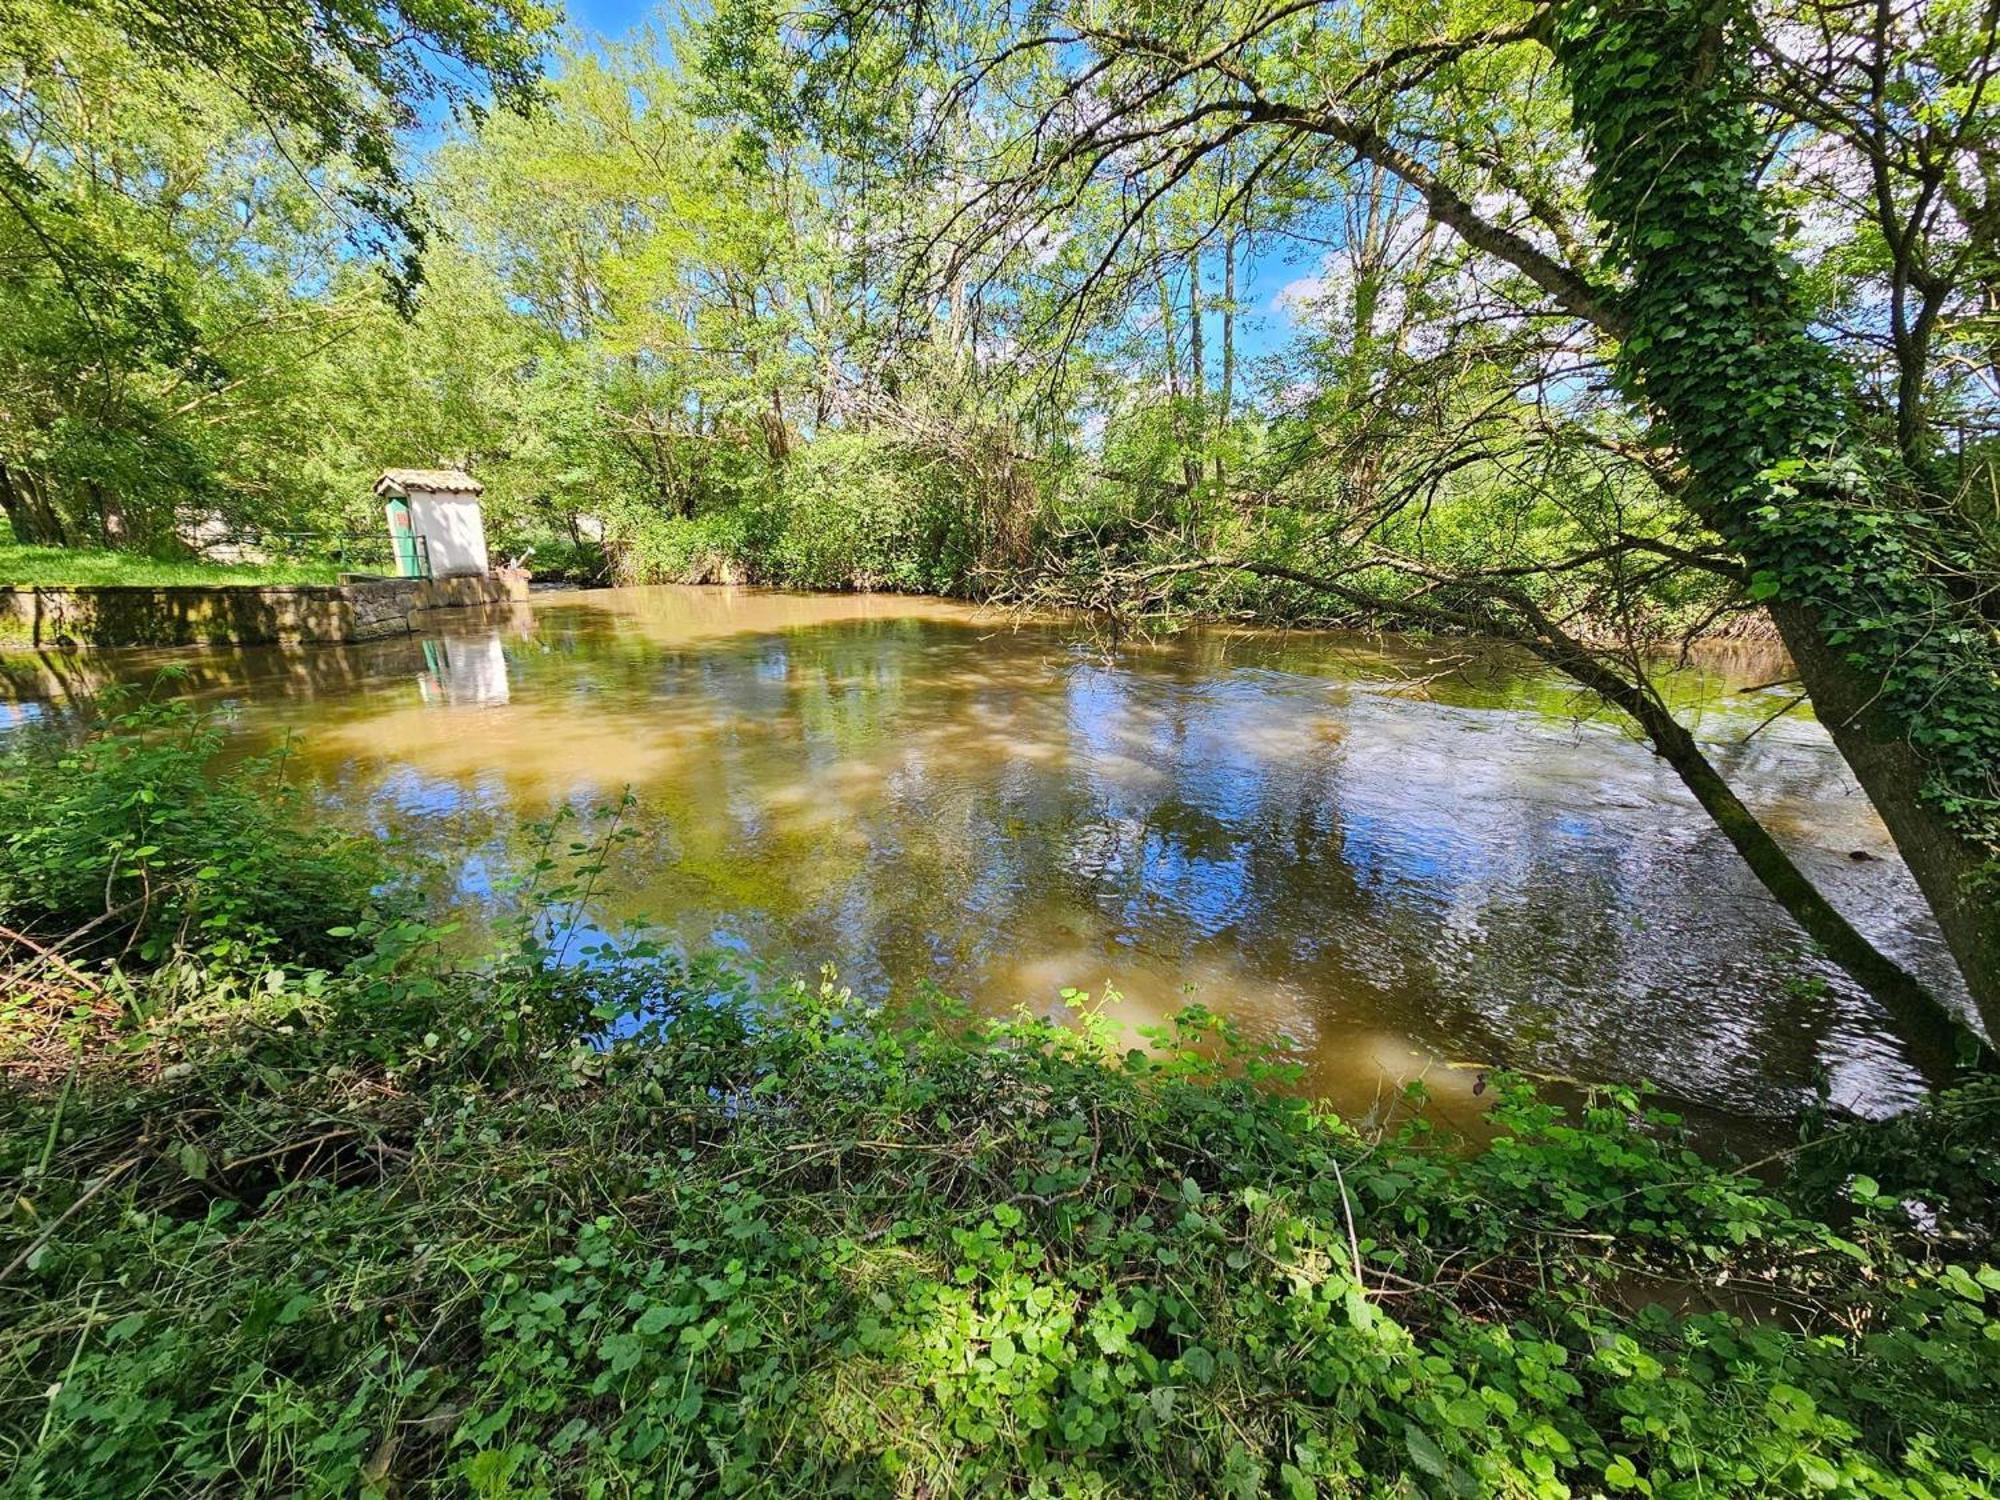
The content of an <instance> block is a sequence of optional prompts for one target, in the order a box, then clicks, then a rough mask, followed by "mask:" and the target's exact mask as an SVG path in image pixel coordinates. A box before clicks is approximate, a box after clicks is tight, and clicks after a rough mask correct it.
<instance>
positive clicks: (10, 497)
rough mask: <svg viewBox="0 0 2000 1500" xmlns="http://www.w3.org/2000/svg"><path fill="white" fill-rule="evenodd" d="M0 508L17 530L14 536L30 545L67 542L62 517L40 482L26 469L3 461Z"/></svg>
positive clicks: (16, 539) (51, 544) (18, 540)
mask: <svg viewBox="0 0 2000 1500" xmlns="http://www.w3.org/2000/svg"><path fill="white" fill-rule="evenodd" d="M0 511H5V512H6V514H7V524H8V525H9V526H11V527H12V528H13V530H14V540H15V541H17V542H20V543H22V544H23V545H26V546H30V547H62V546H67V545H68V543H69V538H68V536H67V535H65V533H64V531H63V524H62V517H60V516H58V515H57V514H56V513H55V508H54V507H53V506H51V505H50V504H49V502H48V497H47V496H46V495H45V494H44V493H43V490H42V487H41V485H40V483H38V482H37V480H36V478H35V476H34V475H33V474H30V473H29V472H28V471H27V470H25V469H17V468H10V467H9V466H8V465H6V464H3V463H0Z"/></svg>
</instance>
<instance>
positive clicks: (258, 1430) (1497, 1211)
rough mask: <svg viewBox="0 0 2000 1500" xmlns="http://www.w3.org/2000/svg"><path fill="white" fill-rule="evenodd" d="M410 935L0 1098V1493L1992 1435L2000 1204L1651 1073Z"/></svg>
mask: <svg viewBox="0 0 2000 1500" xmlns="http://www.w3.org/2000/svg"><path fill="white" fill-rule="evenodd" d="M422 952H423V945H422V943H421V941H420V940H418V941H417V942H415V943H414V945H413V944H412V943H411V942H410V941H409V940H408V935H407V934H405V935H404V937H403V939H401V940H399V941H398V942H391V943H386V944H385V945H384V947H383V948H382V949H381V950H380V951H379V952H378V956H377V957H375V958H373V959H370V960H369V961H367V962H365V963H363V964H362V965H360V966H358V967H357V968H356V969H355V970H354V971H353V972H352V973H351V974H350V975H349V976H348V977H347V978H345V979H341V980H338V981H335V982H332V983H330V984H329V985H328V986H327V987H326V988H325V989H324V990H323V991H322V992H321V994H320V995H319V996H318V997H317V998H315V999H312V1000H310V1001H307V1000H301V1001H300V1002H299V1009H298V1010H297V1011H296V1012H295V1014H294V1016H293V1018H292V1024H291V1025H289V1026H287V1027H285V1028H282V1029H279V1030H271V1029H262V1030H260V1031H258V1032H256V1033H254V1034H248V1035H244V1036H241V1037H236V1038H231V1037H227V1036H223V1035H218V1036H214V1037H211V1038H210V1039H209V1040H208V1041H206V1042H204V1043H203V1044H202V1045H201V1047H200V1048H199V1049H197V1050H195V1051H193V1052H190V1053H188V1054H187V1055H186V1056H185V1058H184V1061H183V1065H182V1066H180V1067H178V1068H175V1069H172V1070H170V1071H169V1073H168V1074H166V1075H164V1076H162V1077H160V1078H159V1079H158V1080H157V1081H155V1082H153V1083H145V1082H143V1081H142V1080H141V1079H140V1078H139V1077H138V1076H136V1075H135V1074H134V1073H132V1072H131V1071H129V1070H127V1069H124V1068H122V1067H118V1066H112V1067H108V1068H104V1069H102V1070H100V1069H98V1068H89V1069H86V1071H85V1072H83V1073H82V1074H80V1075H79V1076H78V1078H77V1079H76V1081H75V1082H74V1084H73V1086H71V1087H70V1088H67V1089H66V1090H65V1091H64V1092H63V1093H62V1095H61V1096H60V1097H58V1098H46V1097H44V1098H39V1099H37V1098H32V1097H21V1096H17V1097H15V1098H13V1099H12V1100H11V1101H10V1102H9V1103H8V1105H7V1106H6V1107H7V1108H8V1110H9V1111H10V1113H11V1116H12V1118H11V1119H9V1120H8V1122H7V1123H8V1128H7V1129H6V1130H5V1132H4V1133H3V1134H0V1139H4V1141H5V1142H6V1144H5V1146H4V1147H0V1151H4V1157H0V1171H4V1172H5V1173H7V1174H8V1175H9V1176H12V1177H14V1178H16V1180H17V1181H18V1183H19V1187H20V1192H21V1197H20V1199H19V1201H18V1206H17V1210H16V1217H15V1218H14V1220H13V1221H12V1223H11V1224H10V1225H9V1227H8V1230H7V1232H6V1239H5V1241H4V1242H0V1243H10V1244H11V1250H12V1253H11V1254H10V1255H9V1259H10V1260H13V1261H14V1262H15V1263H14V1265H13V1266H12V1267H11V1268H10V1271H9V1273H8V1275H7V1277H6V1283H7V1284H6V1285H5V1286H4V1289H0V1297H4V1298H5V1299H6V1300H7V1302H8V1303H9V1304H10V1306H9V1313H8V1317H7V1319H6V1324H7V1327H8V1329H9V1332H8V1333H7V1334H5V1335H4V1336H3V1337H4V1339H5V1343H6V1349H7V1358H6V1361H5V1364H4V1370H5V1374H4V1376H0V1382H4V1385H5V1394H6V1396H7V1400H6V1401H5V1404H4V1406H0V1411H4V1412H5V1413H6V1415H5V1416H4V1418H0V1445H4V1447H0V1451H4V1453H5V1455H6V1462H5V1464H4V1465H0V1467H4V1469H5V1470H6V1472H7V1473H8V1475H9V1476H10V1477H9V1478H8V1480H7V1481H6V1486H7V1488H6V1493H8V1494H13V1495H22V1496H30V1495H35V1496H41V1495H49V1496H54V1495H65V1494H79V1495H81V1494H93V1495H94V1494H104V1493H130V1492H136V1491H138V1490H142V1489H144V1488H146V1487H147V1486H148V1485H149V1484H150V1483H151V1482H152V1480H153V1478H154V1477H155V1476H157V1475H159V1474H161V1473H165V1472H171V1473H173V1474H175V1475H176V1476H177V1483H178V1485H179V1486H180V1488H181V1489H182V1490H183V1491H184V1492H186V1493H190V1494H209V1493H215V1494H220V1493H234V1492H239V1491H242V1490H246V1489H247V1490H250V1491H254V1492H266V1493H268V1492H283V1493H293V1494H299V1495H313V1494H332V1493H354V1492H355V1491H356V1489H357V1487H359V1488H360V1489H362V1490H364V1491H368V1492H374V1493H385V1494H386V1493H390V1492H395V1493H400V1494H424V1493H433V1492H435V1493H465V1492H468V1491H469V1492H471V1493H475V1494H494V1495H498V1494H508V1495H534V1494H588V1493H603V1492H613V1491H615V1492H630V1491H634V1490H637V1491H641V1492H658V1493H706V1492H711V1491H718V1490H719V1491H725V1492H727V1491H745V1490H749V1491H754V1492H756V1493H765V1494H769V1493H799V1494H807V1493H811V1494H824V1493H883V1494H888V1493H909V1492H911V1491H912V1490H918V1491H930V1492H952V1493H961V1492H970V1493H986V1492H991V1493H1003V1492H1007V1493H1011V1492H1015V1491H1017V1490H1021V1489H1027V1490H1029V1491H1031V1492H1047V1493H1065V1494H1100V1493H1103V1494H1108V1493H1135V1492H1151V1493H1193V1492H1201V1493H1241V1494H1255V1493H1283V1494H1298V1495H1305V1494H1314V1493H1332V1494H1348V1493H1372V1494H1384V1495H1387V1494H1401V1495H1417V1494H1437V1495H1444V1494H1459V1493H1464V1494H1473V1493H1478V1494H1520V1495H1549V1496H1554V1495H1564V1494H1574V1493H1603V1492H1610V1493H1615V1492H1621V1491H1623V1492H1630V1493H1651V1494H1656V1495H1694V1494H1709V1493H1715V1492H1717V1491H1718V1490H1726V1491H1727V1492H1728V1493H1731V1494H1741V1495H1755V1494H1829V1495H1841V1494H1851V1495H1857V1496H1859V1495H1927V1496H1941V1495H1982V1494H1990V1493H1992V1492H1993V1490H1994V1487H1995V1486H1996V1485H2000V1453H1996V1452H1995V1450H1994V1449H1993V1447H1992V1441H1991V1440H1992V1433H1993V1431H1994V1423H1995V1420H1996V1418H2000V1335H1996V1328H2000V1318H1996V1314H1995V1306H1996V1302H1995V1299H1996V1298H2000V1273H1996V1272H1995V1271H1994V1270H1993V1269H1992V1268H1991V1267H1990V1266H1989V1265H1986V1264H1985V1263H1984V1261H1983V1256H1984V1254H1985V1253H1986V1252H1985V1251H1984V1250H1983V1249H1981V1248H1979V1247H1976V1246H1972V1245H1967V1244H1963V1243H1959V1244H1956V1245H1953V1244H1946V1243H1926V1242H1923V1241H1920V1240H1918V1239H1916V1238H1914V1237H1913V1236H1912V1235H1911V1234H1910V1232H1909V1228H1908V1221H1907V1219H1906V1217H1905V1216H1904V1214H1903V1212H1902V1211H1901V1209H1900V1208H1899V1207H1898V1206H1897V1205H1896V1203H1895V1202H1894V1200H1892V1199H1890V1198H1887V1197H1885V1196H1883V1195H1882V1194H1881V1193H1880V1192H1878V1191H1877V1190H1875V1189H1874V1187H1873V1185H1871V1184H1866V1183H1862V1182H1859V1181H1857V1182H1855V1183H1854V1184H1852V1185H1851V1186H1850V1187H1849V1188H1848V1190H1847V1194H1846V1197H1847V1202H1846V1203H1845V1204H1844V1205H1843V1207H1844V1208H1845V1209H1846V1210H1847V1211H1848V1212H1850V1213H1851V1214H1852V1216H1853V1218H1852V1222H1851V1223H1849V1224H1848V1225H1847V1226H1846V1227H1845V1228H1844V1229H1843V1230H1841V1231H1839V1232H1836V1231H1834V1230H1832V1229H1830V1228H1828V1227H1827V1226H1826V1225H1825V1224H1823V1223H1820V1222H1817V1221H1815V1220H1813V1219H1810V1218H1806V1217H1802V1216H1800V1215H1799V1214H1797V1213H1795V1212H1794V1211H1793V1210H1791V1209H1789V1208H1787V1207H1786V1206H1785V1204H1784V1202H1783V1201H1782V1200H1781V1199H1779V1198H1777V1197H1774V1196H1772V1195H1771V1194H1770V1193H1768V1192H1767V1191H1765V1190H1763V1189H1761V1188H1760V1187H1758V1186H1757V1184H1756V1183H1755V1182H1754V1180H1752V1179H1750V1178H1747V1177H1744V1176H1741V1175H1737V1174H1734V1173H1731V1172H1728V1171H1725V1170H1721V1169H1718V1168H1714V1167H1711V1166H1708V1165H1705V1164H1704V1163H1703V1162H1702V1161H1701V1160H1700V1159H1699V1158H1698V1157H1696V1156H1695V1155H1693V1154H1692V1153H1691V1152H1689V1151H1688V1150H1686V1149H1685V1147H1684V1146H1682V1145H1680V1144H1678V1142H1677V1139H1676V1127H1675V1122H1674V1121H1673V1120H1672V1119H1671V1118H1670V1117H1666V1116H1662V1115H1660V1114H1658V1113H1656V1112H1653V1111H1650V1110H1648V1109H1647V1108H1646V1107H1645V1104H1644V1102H1643V1099H1642V1098H1641V1097H1639V1096H1636V1095H1634V1094H1632V1093H1629V1092H1625V1091H1619V1090H1613V1091H1610V1092H1608V1093H1605V1094H1602V1095H1600V1096H1597V1097H1595V1098H1593V1099H1592V1100H1590V1101H1588V1102H1587V1103H1586V1104H1585V1105H1584V1106H1583V1107H1582V1108H1581V1109H1580V1110H1578V1111H1577V1112H1574V1113H1571V1112H1567V1111H1565V1110H1563V1109H1559V1108H1557V1107H1555V1106H1553V1105H1551V1104H1548V1103H1545V1102H1542V1101H1539V1100H1538V1099H1536V1098H1535V1096H1534V1095H1533V1094H1532V1093H1531V1092H1530V1091H1529V1090H1528V1089H1527V1088H1525V1087H1522V1086H1518V1085H1515V1084H1512V1083H1504V1082H1503V1083H1502V1085H1501V1086H1500V1096H1501V1097H1500V1102H1499V1104H1498V1105H1497V1106H1496V1109H1495V1112H1494V1116H1493V1119H1494V1124H1495V1126H1496V1127H1497V1129H1498V1132H1499V1133H1498V1134H1497V1136H1496V1138H1495V1139H1494V1140H1493V1141H1492V1142H1491V1143H1490V1144H1488V1145H1486V1146H1484V1147H1482V1148H1479V1149H1475V1150H1470V1151H1467V1152H1463V1153H1457V1152H1454V1151H1452V1150H1450V1149H1446V1148H1445V1147H1444V1145H1443V1143H1440V1142H1437V1141H1434V1140H1433V1139H1431V1136H1430V1132H1429V1131H1428V1130H1427V1129H1426V1128H1425V1126H1424V1124H1423V1122H1422V1120H1421V1116H1420V1113H1419V1114H1417V1115H1415V1116H1413V1117H1412V1118H1411V1120H1410V1121H1409V1123H1407V1124H1406V1125H1404V1126H1403V1127H1401V1128H1400V1129H1398V1130H1397V1131H1396V1132H1395V1133H1394V1134H1392V1135H1390V1136H1389V1137H1388V1138H1386V1139H1380V1140H1371V1139H1367V1138H1364V1137H1363V1136H1361V1135H1360V1134H1358V1133H1356V1131H1355V1130H1354V1129H1353V1128H1352V1127H1350V1126H1348V1125H1346V1124H1344V1123H1342V1122H1341V1121H1339V1120H1337V1119H1335V1118H1333V1117H1332V1116H1330V1115H1328V1114H1327V1113H1326V1112H1325V1111H1324V1110H1323V1109H1322V1108H1320V1107H1318V1106H1315V1105H1313V1104H1311V1103H1309V1102H1307V1101H1305V1100H1302V1099H1300V1098H1298V1097H1296V1096H1294V1095H1291V1094H1289V1093H1286V1092H1284V1091H1283V1089H1282V1087H1274V1086H1273V1085H1282V1084H1283V1083H1284V1081H1285V1080H1286V1078H1287V1077H1288V1076H1289V1070H1288V1068H1287V1067H1286V1066H1285V1064H1284V1061H1283V1059H1282V1058H1276V1057H1271V1056H1259V1055H1253V1054H1250V1053H1246V1052H1244V1051H1242V1050H1241V1049H1240V1048H1239V1047H1238V1046H1237V1045H1236V1044H1235V1042H1234V1039H1233V1038H1232V1037H1231V1036H1230V1034H1229V1033H1228V1031H1227V1028H1226V1027H1224V1026H1222V1025H1221V1024H1220V1023H1218V1022H1216V1021H1215V1020H1214V1019H1213V1018H1212V1017H1209V1016H1206V1015H1203V1014H1200V1013H1198V1012H1197V1013H1190V1014H1187V1015H1184V1016H1182V1017H1180V1018H1178V1019H1177V1020H1176V1021H1175V1022H1174V1023H1173V1025H1172V1026H1171V1027H1170V1028H1168V1029H1167V1030H1166V1031H1164V1032H1162V1033H1161V1034H1159V1035H1157V1036H1155V1037H1154V1038H1153V1048H1152V1050H1150V1051H1131V1052H1126V1053H1123V1054H1122V1055H1121V1054H1120V1053H1119V1052H1118V1051H1117V1049H1116V1047H1115V1046H1114V1045H1113V1043H1112V1039H1111V1038H1112V1033H1111V1032H1110V1031H1109V1030H1108V1029H1107V1028H1106V1026H1105V1025H1104V1023H1102V1022H1101V1021H1098V1020H1096V1019H1095V1018H1094V1017H1093V1015H1092V1013H1091V1012H1090V1011H1089V1010H1088V1009H1087V1008H1086V1009H1084V1010H1083V1011H1082V1012H1081V1013H1080V1020H1079V1024H1078V1025H1076V1026H1065V1025H1060V1024H1051V1023H1048V1022H1043V1021H1037V1020H1028V1019H1021V1020H1017V1021H1014V1022H1010V1023H1005V1024H991V1023H989V1024H977V1025H975V1024H970V1023H968V1022H966V1021H965V1020H964V1018H962V1017H954V1016H953V1015H951V1014H950V1013H949V1012H940V1011H938V1010H936V1009H935V1007H920V1008H919V1010H918V1011H917V1012H914V1013H905V1014H904V1015H903V1016H902V1017H901V1018H900V1019H896V1018H891V1017H889V1016H885V1015H884V1014H882V1013H879V1012H877V1011H875V1010H872V1009H869V1008H867V1007H864V1006H863V1005H861V1004H860V1003H859V1002H857V1001H855V1000H854V999H852V998H851V997H850V996H849V995H847V994H846V993H845V992H844V991H841V990H838V989H836V988H834V987H833V986H832V985H831V984H830V983H828V984H825V985H821V986H818V987H811V986H805V985H798V986H794V987H792V988H789V989H785V990H781V991H778V992H776V993H766V994H761V995H755V996H753V995H750V994H748V993H746V992H745V991H744V990H743V989H742V987H741V986H740V985H738V984H737V983H736V982H734V981H732V980H731V979H729V978H728V977H727V976H726V975H723V974H721V973H718V972H715V971H713V970H710V969H708V968H705V967H702V966H696V967H694V968H692V969H688V968H684V967H682V966H680V965H678V964H676V963H673V962H670V961H667V960H664V959H662V958H659V957H658V956H656V955H653V954H651V953H650V952H649V951H648V950H647V949H646V948H645V947H644V945H643V944H641V945H637V946H634V947H630V948H627V949H624V950H622V951H619V952H616V953H612V952H600V953H597V954H595V955H593V956H594V958H595V959H596V960H597V964H596V966H595V967H594V968H593V969H592V970H591V971H590V972H589V973H588V974H579V973H578V972H577V971H567V972H565V973H555V972H552V971H549V970H546V969H542V968H539V967H537V966H535V965H533V964H532V963H529V964H525V965H524V963H523V962H521V961H517V960H508V961H504V962H502V963H500V964H498V965H497V967H495V968H494V969H493V970H492V971H490V972H488V973H485V974H472V973H464V972H446V971H441V970H440V969H439V968H438V966H437V963H436V960H435V959H434V958H430V959H427V958H423V957H420V956H418V957H413V956H412V954H413V953H414V954H419V955H420V954H421V953H422ZM1079 1003H1081V1002H1080V1000H1079ZM586 1008H587V1010H586ZM580 1014H588V1015H589V1016H591V1017H593V1018H594V1021H593V1023H592V1024H594V1025H595V1026H596V1027H597V1028H600V1029H601V1030H602V1032H604V1033H606V1034H608V1035H609V1036H612V1037H615V1038H616V1039H615V1040H611V1041H608V1042H607V1043H605V1044H602V1045H592V1044H590V1043H588V1042H586V1041H585V1040H584V1039H582V1038H581V1037H579V1036H578V1035H577V1032H576V1026H577V1024H578V1023H577V1017H578V1016H579V1015H580ZM1409 1102H1410V1103H1411V1105H1412V1107H1413V1108H1416V1107H1417V1106H1418V1105H1419V1104H1420V1101H1419V1100H1416V1099H1412V1100H1411V1101H1409ZM19 1255H25V1256H26V1259H25V1260H17V1259H16V1257H17V1256H19Z"/></svg>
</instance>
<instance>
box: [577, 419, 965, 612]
mask: <svg viewBox="0 0 2000 1500" xmlns="http://www.w3.org/2000/svg"><path fill="white" fill-rule="evenodd" d="M971 489H972V484H971V481H969V480H968V479H967V478H966V477H965V476H964V475H963V474H962V473H961V472H960V471H959V470H958V469H957V468H955V467H954V466H952V465H950V464H948V463H943V462H939V461H936V460H934V459H932V458H930V457H927V456H926V455H925V454H923V453H922V452H920V451H917V450H916V449H913V448H912V447H910V446H908V445H904V444H898V443H895V442H891V441H888V440H885V439H882V438H878V437H872V436H868V435H865V434H828V435H826V436H823V437H821V438H820V439H819V440H817V441H815V442H813V443H811V444H809V445H806V446H804V447H802V448H800V449H799V450H797V451H796V452H795V453H793V454H792V456H791V458H790V459H789V460H787V462H786V463H785V465H784V467H783V468H782V469H780V470H779V471H778V472H777V473H776V475H775V476H774V477H770V478H767V479H765V480H763V481H762V482H756V483H747V482H746V483H743V484H739V485H736V486H733V487H731V488H730V489H729V491H728V493H726V494H724V495H722V496H720V497H718V498H717V499H715V500H713V501H712V502H711V503H710V505H709V506H708V507H707V508H705V509H704V510H702V511H701V512H700V513H699V514H698V515H696V516H693V517H689V518H675V517H669V516H665V515H663V514H661V513H659V512H657V511H640V512H636V513H634V514H633V515H631V516H629V517H628V518H626V519H625V520H623V521H622V522H621V523H620V524H619V526H618V529H617V538H618V540H617V544H616V545H617V550H618V551H619V553H620V555H621V557H622V559H623V560H622V563H621V568H620V571H621V573H622V575H623V576H624V577H625V578H627V579H628V580H630V581H632V582H638V583H652V582H683V583H715V582H747V583H767V584H779V585H783V586H785V587H789V588H807V589H886V590H892V591H898V592H904V593H935V594H964V593H968V592H974V591H976V581H975V578H974V571H975V568H976V566H977V563H978V561H979V557H980V552H981V547H982V539H983V526H982V521H981V517H980V515H979V511H978V505H977V499H976V497H975V496H974V495H973V494H972V493H971Z"/></svg>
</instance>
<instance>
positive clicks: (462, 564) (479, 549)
mask: <svg viewBox="0 0 2000 1500" xmlns="http://www.w3.org/2000/svg"><path fill="white" fill-rule="evenodd" d="M410 529H411V530H412V531H414V532H416V534H417V535H418V536H421V537H424V538H426V542H427V545H428V547H429V550H430V562H431V577H433V578H458V577H461V576H463V575H466V574H475V575H476V574H483V573H485V572H487V571H488V568H487V563H486V521H485V518H484V517H483V516H482V515H481V514H480V511H479V498H478V497H477V496H476V495H445V494H440V493H438V492H437V491H436V490H414V489H413V490H411V491H410Z"/></svg>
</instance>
